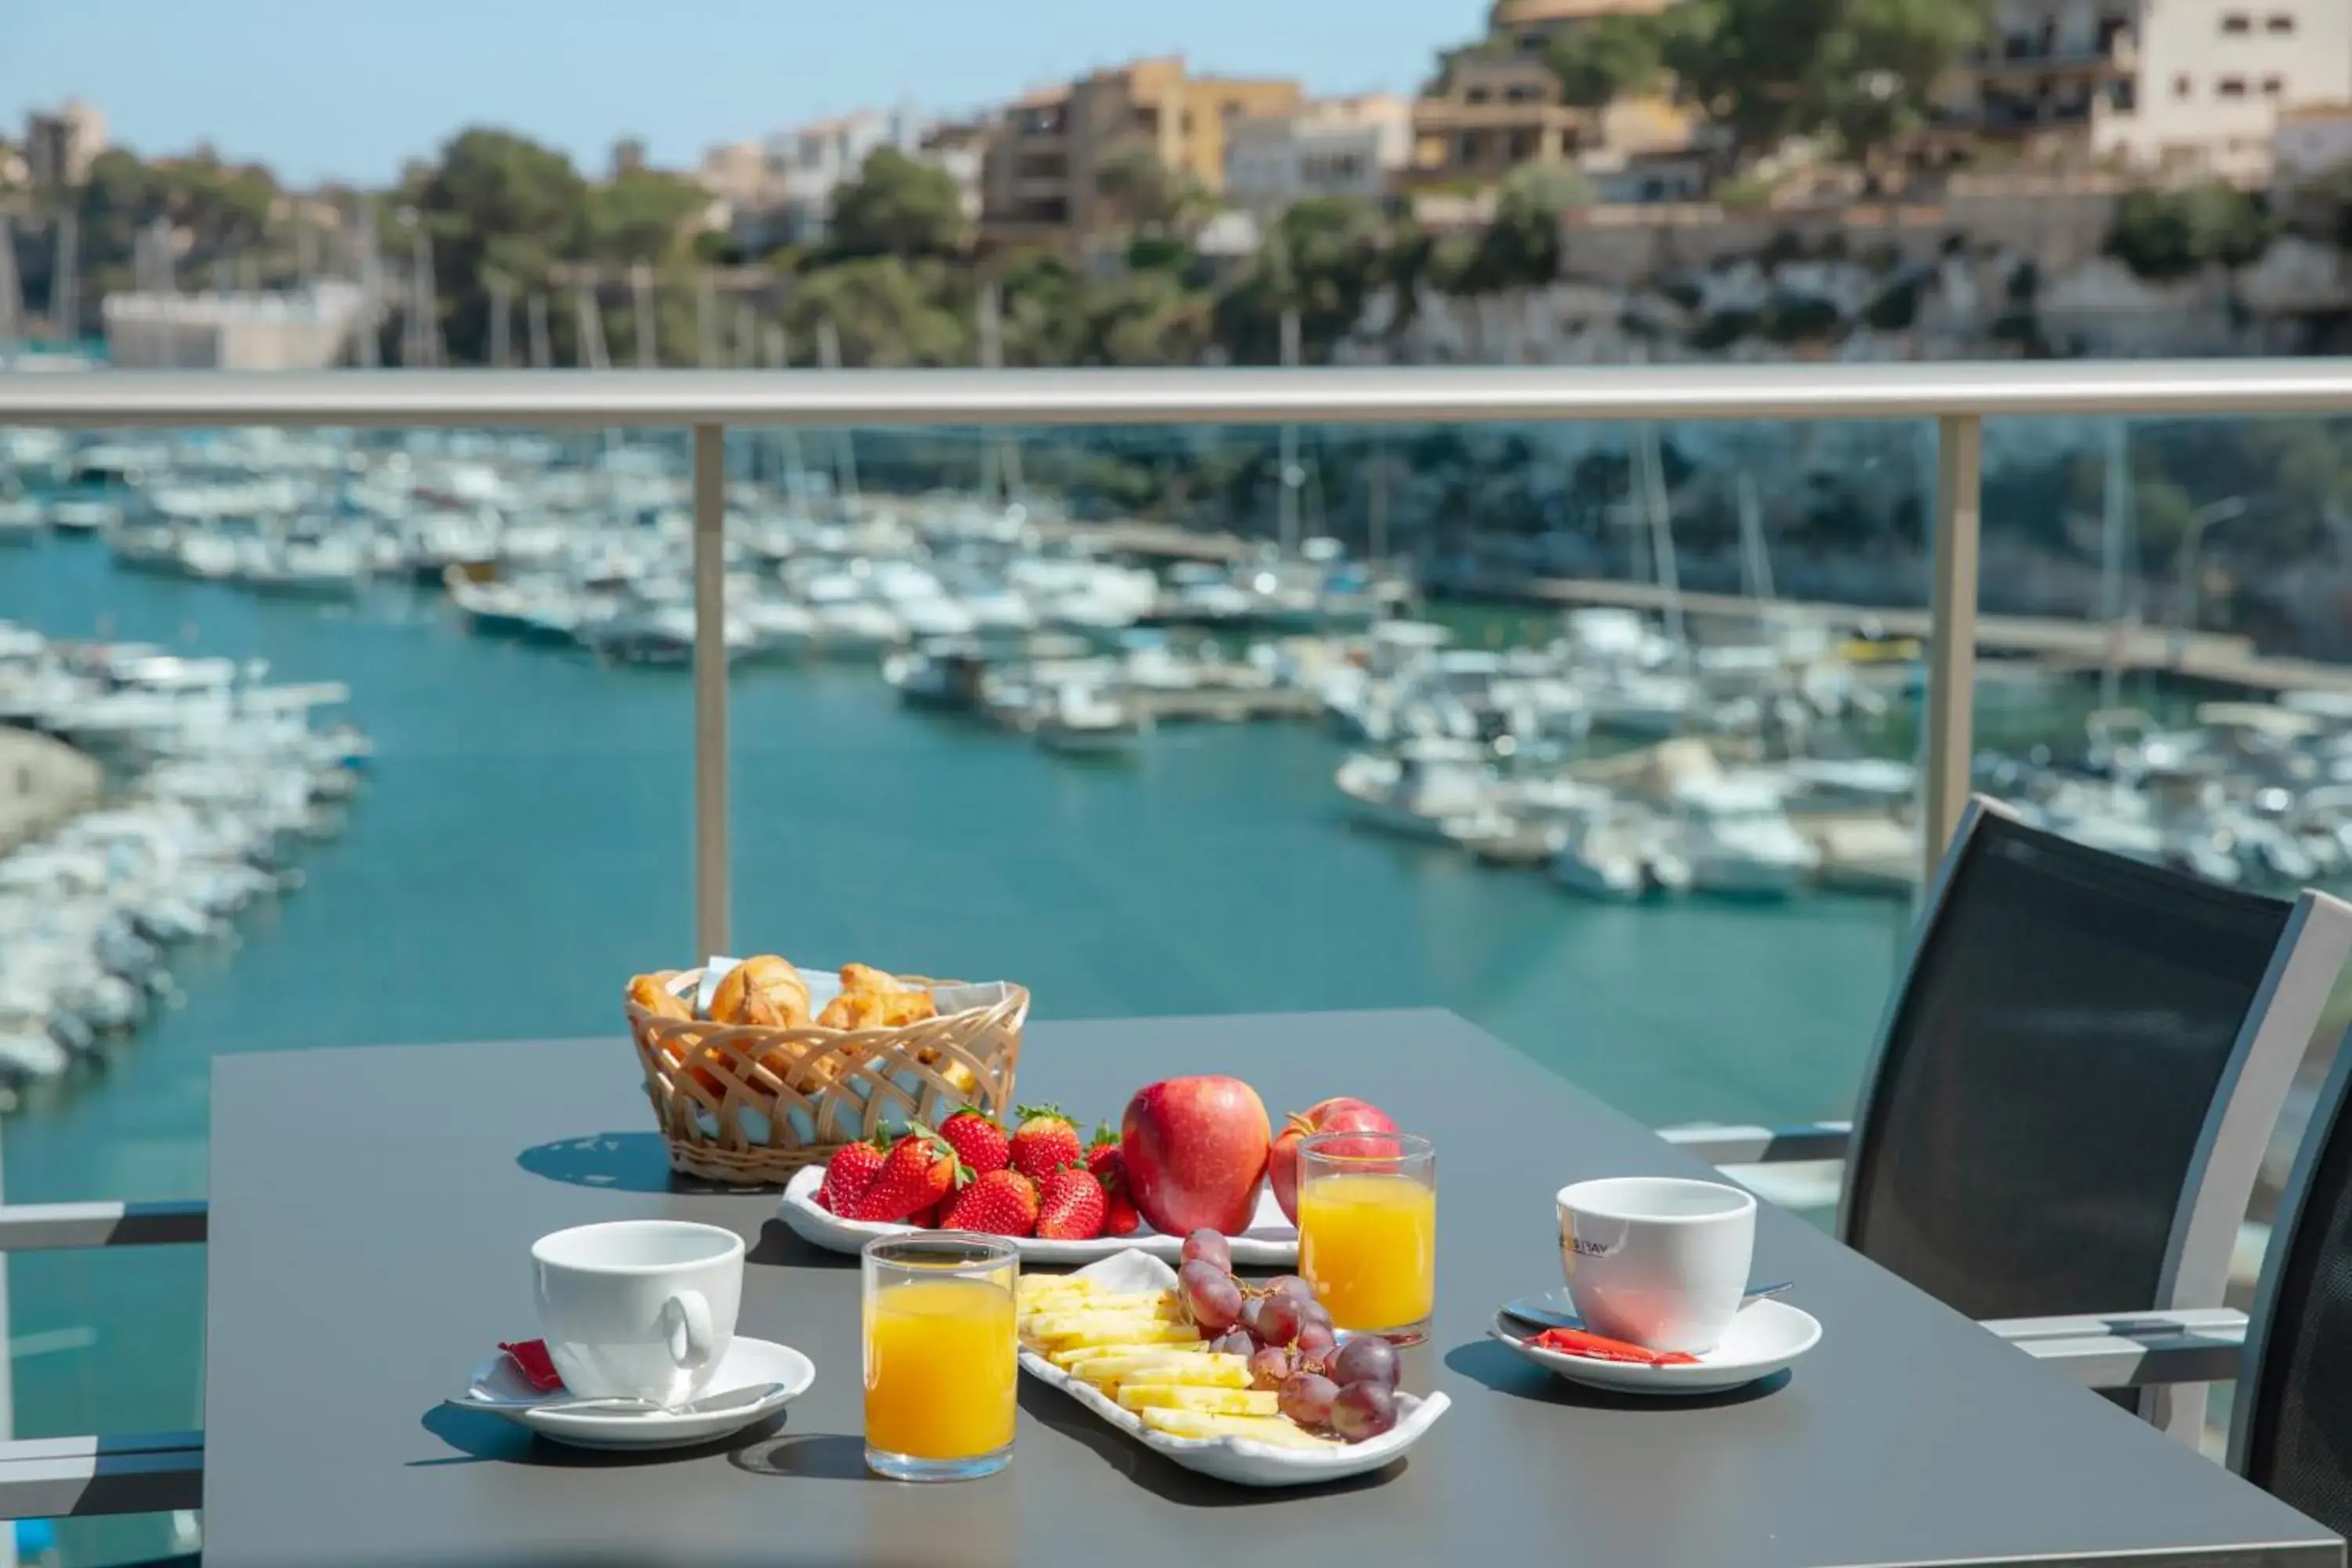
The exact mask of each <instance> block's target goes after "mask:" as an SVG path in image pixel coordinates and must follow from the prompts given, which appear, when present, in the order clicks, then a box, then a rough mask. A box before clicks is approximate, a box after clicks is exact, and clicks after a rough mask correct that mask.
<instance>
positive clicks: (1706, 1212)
mask: <svg viewBox="0 0 2352 1568" xmlns="http://www.w3.org/2000/svg"><path fill="white" fill-rule="evenodd" d="M1557 1201H1558V1203H1559V1261H1560V1268H1562V1270H1564V1271H1565V1272H1566V1274H1567V1275H1568V1294H1569V1300H1571V1301H1573V1302H1574V1303H1575V1304H1576V1315H1577V1316H1578V1317H1580V1318H1582V1319H1583V1320H1584V1326H1585V1327H1586V1328H1588V1329H1590V1330H1591V1331H1593V1332H1594V1333H1596V1334H1606V1335H1608V1336H1609V1337H1610V1338H1611V1339H1615V1340H1629V1341H1631V1342H1633V1343H1634V1344H1637V1345H1645V1346H1647V1347H1648V1348H1649V1349H1651V1350H1656V1351H1687V1352H1690V1353H1691V1354H1693V1355H1703V1354H1705V1353H1706V1352H1708V1351H1711V1350H1713V1349H1714V1348H1715V1347H1716V1345H1717V1342H1719V1341H1720V1340H1721V1339H1722V1338H1723V1333H1724V1331H1725V1330H1726V1329H1727V1328H1729V1327H1730V1326H1731V1319H1732V1315H1733V1314H1734V1313H1736V1312H1738V1310H1739V1300H1740V1298H1741V1297H1742V1296H1744V1295H1746V1294H1747V1291H1748V1264H1749V1263H1750V1262H1751V1261H1752V1260H1753V1258H1754V1256H1755V1251H1756V1197H1755V1194H1752V1193H1749V1192H1747V1191H1745V1190H1744V1189H1742V1188H1739V1187H1733V1186H1726V1185H1725V1184H1722V1183H1720V1182H1694V1181H1687V1180H1684V1179H1683V1178H1680V1177H1675V1176H1612V1177H1610V1178H1607V1179H1605V1180H1602V1181H1597V1182H1578V1183H1576V1184H1573V1185H1570V1186H1565V1187H1562V1188H1560V1190H1559V1198H1558V1200H1557Z"/></svg>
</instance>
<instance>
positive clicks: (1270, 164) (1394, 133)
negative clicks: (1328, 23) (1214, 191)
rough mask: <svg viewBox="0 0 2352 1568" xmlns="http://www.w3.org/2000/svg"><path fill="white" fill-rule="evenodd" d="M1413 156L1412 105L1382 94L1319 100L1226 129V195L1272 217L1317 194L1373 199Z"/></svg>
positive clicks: (1260, 215) (1245, 207)
mask: <svg viewBox="0 0 2352 1568" xmlns="http://www.w3.org/2000/svg"><path fill="white" fill-rule="evenodd" d="M1411 157H1412V104H1411V103H1409V102H1408V101H1406V100H1403V99H1402V98H1396V97H1392V96H1391V95H1389V94H1386V93H1365V94H1363V95H1361V96H1360V97H1354V98H1334V99H1323V100H1317V101H1315V102H1312V103H1309V104H1307V106H1306V107H1305V108H1304V109H1302V110H1300V111H1299V112H1298V113H1297V114H1284V115H1266V116H1259V117H1253V118H1250V119H1244V120H1237V121H1234V122H1233V124H1231V125H1230V126H1228V127H1227V128H1226V132H1225V193H1224V194H1225V199H1226V200H1227V201H1228V202H1230V203H1232V204H1233V205H1234V206H1236V207H1239V208H1241V209H1242V210H1243V211H1244V212H1247V213H1249V214H1250V215H1252V216H1255V217H1257V218H1260V219H1264V218H1269V217H1273V216H1276V215H1277V214H1279V213H1281V212H1282V211H1283V209H1285V208H1286V207H1288V206H1291V205H1294V204H1296V203H1298V202H1301V201H1305V200H1307V199H1308V198H1309V197H1314V196H1355V197H1360V198H1362V199H1365V200H1368V201H1378V200H1380V199H1381V196H1382V195H1384V194H1386V192H1387V190H1388V187H1389V179H1390V176H1391V174H1393V173H1394V172H1395V171H1397V170H1399V169H1402V167H1404V165H1405V163H1406V161H1407V160H1408V159H1410V158H1411Z"/></svg>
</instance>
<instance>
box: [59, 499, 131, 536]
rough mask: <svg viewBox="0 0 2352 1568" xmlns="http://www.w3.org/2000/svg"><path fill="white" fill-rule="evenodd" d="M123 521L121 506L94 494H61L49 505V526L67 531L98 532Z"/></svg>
mask: <svg viewBox="0 0 2352 1568" xmlns="http://www.w3.org/2000/svg"><path fill="white" fill-rule="evenodd" d="M121 521H122V509H121V507H120V506H118V505H116V504H115V503H114V502H113V501H110V500H100V499H99V498H96V497H92V496H59V497H58V499H57V500H56V501H55V502H53V503H52V504H51V505H50V507H49V526H50V527H52V528H55V529H57V530H58V531H61V532H65V533H96V532H99V531H100V530H102V529H108V528H111V527H113V526H114V525H115V524H116V523H118V522H121Z"/></svg>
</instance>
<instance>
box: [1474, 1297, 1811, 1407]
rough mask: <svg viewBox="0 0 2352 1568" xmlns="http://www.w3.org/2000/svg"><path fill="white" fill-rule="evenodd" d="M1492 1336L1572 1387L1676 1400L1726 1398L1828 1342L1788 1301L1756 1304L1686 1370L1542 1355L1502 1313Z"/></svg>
mask: <svg viewBox="0 0 2352 1568" xmlns="http://www.w3.org/2000/svg"><path fill="white" fill-rule="evenodd" d="M1491 1332H1492V1333H1493V1334H1494V1336H1495V1337H1496V1339H1498V1340H1500V1341H1502V1342H1503V1343H1505V1344H1507V1345H1508V1346H1510V1347H1511V1349H1513V1350H1515V1351H1517V1352H1519V1354H1521V1355H1523V1356H1525V1357H1527V1358H1528V1360H1529V1361H1531V1362H1533V1363H1536V1364H1537V1365H1538V1366H1539V1367H1542V1368H1543V1369H1544V1370H1545V1371H1547V1372H1551V1373H1558V1374H1559V1375H1560V1376H1561V1377H1564V1378H1567V1379H1568V1380H1569V1381H1570V1382H1571V1383H1581V1384H1588V1385H1590V1386H1591V1387H1593V1388H1607V1389H1612V1390H1615V1391H1617V1392H1619V1393H1623V1394H1658V1395H1662V1396H1664V1397H1666V1398H1674V1397H1677V1396H1686V1395H1690V1394H1720V1393H1722V1392H1723V1391H1724V1390H1725V1389H1727V1388H1738V1387H1741V1386H1743V1385H1745V1384H1750V1383H1754V1382H1755V1381H1756V1380H1757V1379H1758V1378H1759V1377H1769V1376H1771V1375H1772V1374H1773V1373H1776V1372H1778V1371H1780V1369H1781V1368H1782V1367H1784V1366H1787V1365H1788V1364H1789V1363H1790V1362H1792V1361H1795V1360H1796V1359H1797V1358H1798V1357H1799V1356H1801V1355H1803V1354H1804V1353H1805V1352H1807V1351H1809V1350H1811V1349H1812V1348H1813V1346H1814V1344H1815V1343H1816V1342H1818V1341H1819V1340H1820V1339H1821V1337H1822V1325H1821V1324H1820V1322H1819V1321H1816V1320H1815V1319H1814V1317H1813V1315H1812V1314H1811V1312H1808V1311H1806V1310H1803V1309H1802V1308H1800V1307H1791V1306H1790V1305H1789V1304H1788V1303H1787V1302H1786V1301H1758V1302H1754V1303H1752V1304H1751V1305H1749V1306H1746V1307H1743V1308H1741V1309H1740V1310H1739V1315H1738V1317H1736V1318H1734V1319H1732V1320H1731V1327H1730V1329H1729V1330H1727V1331H1726V1332H1725V1334H1724V1336H1723V1342H1722V1343H1721V1344H1719V1345H1717V1346H1716V1347H1715V1348H1714V1349H1713V1350H1711V1351H1709V1352H1706V1354H1705V1355H1703V1356H1701V1357H1699V1358H1698V1360H1697V1361H1696V1362H1693V1363H1690V1364H1688V1365H1686V1366H1646V1365H1643V1364H1642V1363H1638V1362H1622V1361H1601V1360H1599V1359H1597V1358H1596V1357H1593V1356H1582V1355H1563V1354H1562V1353H1561V1352H1559V1351H1548V1350H1538V1348H1537V1347H1536V1346H1535V1345H1534V1344H1532V1343H1531V1342H1530V1341H1531V1340H1532V1338H1533V1336H1534V1332H1535V1331H1533V1330H1531V1329H1529V1328H1528V1326H1527V1325H1526V1324H1525V1323H1522V1322H1521V1321H1519V1320H1518V1319H1517V1318H1510V1317H1505V1316H1503V1315H1502V1314H1500V1313H1497V1314H1496V1318H1495V1326H1494V1328H1493V1329H1492V1330H1491ZM1522 1336H1526V1337H1522Z"/></svg>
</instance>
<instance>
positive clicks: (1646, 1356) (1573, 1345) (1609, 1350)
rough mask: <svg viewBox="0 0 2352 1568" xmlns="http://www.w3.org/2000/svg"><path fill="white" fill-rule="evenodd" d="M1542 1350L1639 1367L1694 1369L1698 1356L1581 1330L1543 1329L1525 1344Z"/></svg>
mask: <svg viewBox="0 0 2352 1568" xmlns="http://www.w3.org/2000/svg"><path fill="white" fill-rule="evenodd" d="M1528 1343H1530V1344H1532V1345H1535V1346H1537V1347H1538V1349H1541V1350H1548V1351H1559V1352H1563V1353H1564V1354H1568V1355H1580V1356H1591V1358H1592V1359H1593V1360H1594V1361H1623V1362H1633V1363H1635V1364H1637V1365H1640V1366H1696V1365H1697V1364H1698V1357H1696V1356H1695V1355H1692V1354H1690V1353H1689V1352H1686V1351H1654V1350H1651V1349H1649V1348H1648V1347H1647V1346H1645V1345H1637V1344H1631V1343H1628V1342H1626V1341H1624V1340H1612V1339H1611V1338H1609V1337H1608V1336H1607V1335H1605V1334H1596V1333H1591V1332H1588V1331H1585V1330H1583V1329H1546V1330H1545V1331H1543V1332H1542V1333H1539V1334H1538V1335H1537V1336H1536V1337H1535V1338H1534V1339H1532V1340H1530V1341H1528Z"/></svg>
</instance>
